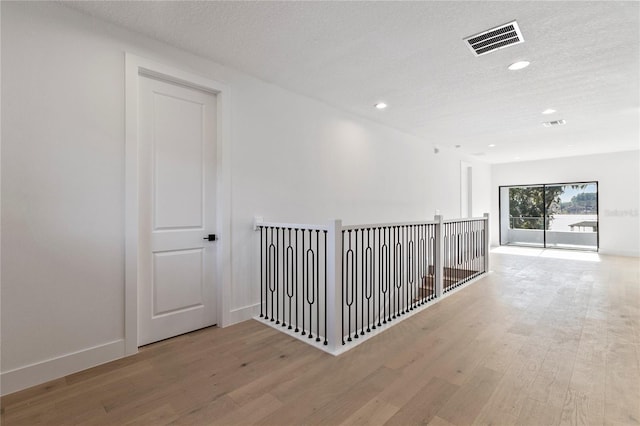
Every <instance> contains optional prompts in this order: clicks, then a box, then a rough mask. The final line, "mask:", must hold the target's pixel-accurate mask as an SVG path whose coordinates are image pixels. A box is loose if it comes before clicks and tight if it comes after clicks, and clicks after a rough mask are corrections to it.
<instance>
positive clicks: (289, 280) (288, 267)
mask: <svg viewBox="0 0 640 426" xmlns="http://www.w3.org/2000/svg"><path fill="white" fill-rule="evenodd" d="M287 231H288V233H287V236H288V239H287V250H286V255H285V257H284V289H285V291H284V292H283V303H282V306H283V308H282V310H283V311H284V293H286V294H287V298H288V299H289V328H291V298H292V297H293V289H291V290H289V287H290V286H291V285H292V284H293V256H291V257H289V254H290V253H291V252H292V251H293V248H292V247H291V228H287ZM289 259H291V260H289ZM285 318H286V314H285V315H283V316H282V326H283V327H286V326H287V322H286V321H285Z"/></svg>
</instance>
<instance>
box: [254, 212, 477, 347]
mask: <svg viewBox="0 0 640 426" xmlns="http://www.w3.org/2000/svg"><path fill="white" fill-rule="evenodd" d="M488 226H489V218H488V215H485V217H483V218H475V219H457V220H447V221H443V220H442V217H441V216H436V218H435V220H434V221H433V222H425V223H408V224H407V223H395V224H384V225H354V226H342V222H341V221H340V220H335V221H332V222H330V223H329V224H328V225H327V226H318V225H294V224H282V223H266V222H259V223H257V224H256V229H258V230H259V231H260V318H261V319H262V321H265V322H267V323H268V324H270V325H272V326H273V327H277V328H279V329H281V330H283V331H286V332H287V333H290V334H292V335H294V336H296V337H298V338H300V339H303V340H304V341H306V342H309V343H313V344H314V345H316V346H317V347H319V348H323V349H324V350H327V351H328V352H330V353H334V354H337V353H340V352H342V351H344V350H346V349H348V348H349V347H351V346H353V345H354V344H355V343H356V342H358V341H362V340H363V339H365V338H366V336H367V334H369V333H373V332H374V331H376V330H377V329H380V328H381V327H385V326H387V325H389V324H390V323H395V321H399V320H400V319H402V318H404V317H406V316H408V315H409V314H411V313H412V312H415V311H416V310H418V309H422V307H425V306H426V305H428V304H430V302H435V301H437V300H439V299H440V298H441V296H445V295H447V294H448V293H449V292H451V291H452V290H453V289H455V288H457V287H460V286H462V285H464V284H465V283H468V282H469V281H471V280H473V279H474V278H476V277H479V276H481V275H482V274H485V273H486V272H487V271H488V269H489V264H488V260H489V259H488V238H489V235H488V231H489V228H488Z"/></svg>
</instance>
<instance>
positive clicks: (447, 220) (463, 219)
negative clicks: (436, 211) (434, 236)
mask: <svg viewBox="0 0 640 426" xmlns="http://www.w3.org/2000/svg"><path fill="white" fill-rule="evenodd" d="M485 219H486V217H483V216H481V217H465V218H461V219H446V220H443V221H442V223H459V222H474V221H476V220H485Z"/></svg>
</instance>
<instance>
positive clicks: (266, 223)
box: [256, 222, 329, 231]
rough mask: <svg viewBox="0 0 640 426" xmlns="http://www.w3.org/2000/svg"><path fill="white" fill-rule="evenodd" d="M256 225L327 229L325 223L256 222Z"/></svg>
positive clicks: (311, 229) (310, 229)
mask: <svg viewBox="0 0 640 426" xmlns="http://www.w3.org/2000/svg"><path fill="white" fill-rule="evenodd" d="M256 227H258V228H259V227H262V228H284V229H300V230H309V231H327V230H329V228H328V227H327V226H326V225H314V224H307V223H277V222H257V223H256Z"/></svg>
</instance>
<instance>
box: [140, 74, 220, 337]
mask: <svg viewBox="0 0 640 426" xmlns="http://www.w3.org/2000/svg"><path fill="white" fill-rule="evenodd" d="M139 88H140V92H139V100H140V102H139V105H140V106H139V112H138V113H139V117H140V118H139V120H140V121H139V128H138V131H139V137H140V148H139V149H140V151H139V161H140V163H139V182H140V183H139V185H140V187H139V194H138V195H139V203H140V204H139V211H140V217H139V230H140V231H139V232H140V235H139V241H140V242H139V254H138V255H139V267H138V271H139V275H138V279H139V283H140V284H139V287H138V288H139V290H138V301H139V302H138V303H139V306H138V312H139V314H138V345H140V346H142V345H145V344H148V343H152V342H156V341H158V340H162V339H166V338H168V337H172V336H176V335H179V334H182V333H186V332H189V331H193V330H197V329H199V328H203V327H207V326H210V325H214V324H215V322H216V321H215V320H216V315H215V309H214V307H215V306H214V305H215V303H214V302H215V301H214V295H215V294H214V268H215V263H216V259H215V253H216V250H215V247H214V245H215V244H216V243H215V242H213V241H208V240H206V239H205V238H206V237H207V236H208V234H214V233H215V223H216V218H215V210H216V205H215V200H216V182H215V178H216V171H215V165H216V98H215V95H214V94H210V93H206V92H203V91H199V90H197V89H194V88H189V87H186V86H182V85H178V84H173V83H170V82H166V81H161V80H157V79H154V78H152V77H145V76H140V85H139Z"/></svg>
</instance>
